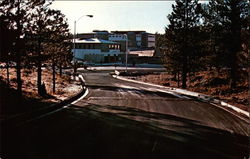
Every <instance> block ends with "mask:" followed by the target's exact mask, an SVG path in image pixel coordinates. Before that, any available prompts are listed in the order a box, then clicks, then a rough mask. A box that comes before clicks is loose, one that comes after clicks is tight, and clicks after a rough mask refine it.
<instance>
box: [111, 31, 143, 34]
mask: <svg viewBox="0 0 250 159" xmlns="http://www.w3.org/2000/svg"><path fill="white" fill-rule="evenodd" d="M129 32H134V33H146V31H143V30H131V31H126V30H125V31H118V30H116V31H111V33H121V34H126V33H129Z"/></svg>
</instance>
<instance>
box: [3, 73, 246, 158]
mask: <svg viewBox="0 0 250 159" xmlns="http://www.w3.org/2000/svg"><path fill="white" fill-rule="evenodd" d="M82 75H83V77H84V79H85V81H86V86H87V87H88V90H89V94H88V95H87V96H86V97H85V98H84V99H82V100H79V101H78V102H74V103H73V104H71V105H70V106H69V107H66V108H65V109H62V110H60V111H56V112H54V113H50V114H49V115H47V116H44V117H43V118H39V119H37V120H32V121H31V122H28V123H27V122H26V123H25V124H22V125H18V126H16V125H11V124H6V125H4V126H2V127H1V128H3V129H2V131H1V132H2V133H1V139H2V141H1V151H0V152H1V153H0V157H1V158H3V159H5V158H13V159H15V158H26V159H34V158H39V159H40V158H46V159H68V158H91V159H93V158H98V159H117V158H119V159H130V158H143V159H155V158H157V159H159V158H160V159H161V158H162V159H166V158H168V159H182V158H190V159H217V158H218V159H246V158H249V150H250V146H249V136H250V135H249V131H248V123H246V122H245V121H243V120H241V119H239V118H237V117H236V116H234V115H232V114H231V113H229V112H226V111H224V110H222V109H220V108H217V107H215V106H213V105H210V104H208V103H203V102H200V101H196V100H193V99H187V98H180V97H179V96H178V95H174V94H167V93H163V92H162V91H161V90H160V89H159V88H156V87H153V86H148V85H143V84H136V83H131V82H125V81H122V80H118V79H115V78H113V77H111V76H110V75H109V74H108V73H104V72H85V73H82Z"/></svg>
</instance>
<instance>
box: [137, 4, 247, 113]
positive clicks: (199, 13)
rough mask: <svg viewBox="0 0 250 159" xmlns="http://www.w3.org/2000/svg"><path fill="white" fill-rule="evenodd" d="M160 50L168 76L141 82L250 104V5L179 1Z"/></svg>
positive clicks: (161, 36) (159, 38)
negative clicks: (249, 12) (249, 99)
mask: <svg viewBox="0 0 250 159" xmlns="http://www.w3.org/2000/svg"><path fill="white" fill-rule="evenodd" d="M172 7H173V12H172V13H171V14H170V15H168V16H167V17H168V20H169V22H170V24H169V25H168V26H166V29H165V34H157V36H156V37H157V38H156V39H157V42H156V44H157V46H156V47H157V48H159V50H160V51H161V53H162V61H163V63H164V66H165V67H166V69H167V72H166V73H164V74H161V75H148V76H143V77H138V79H140V80H143V81H148V82H153V83H159V84H163V85H167V86H171V87H181V88H185V89H188V90H192V91H197V92H201V93H205V94H208V95H212V96H215V97H217V98H220V99H223V100H226V101H228V102H229V103H232V104H236V105H240V106H242V107H243V108H244V109H245V110H247V106H248V104H249V101H248V90H249V41H250V40H249V35H250V34H249V14H248V10H249V1H247V0H241V1H240V0H228V1H226V0H209V1H208V2H206V3H199V1H198V0H194V1H192V0H176V4H175V5H173V6H172Z"/></svg>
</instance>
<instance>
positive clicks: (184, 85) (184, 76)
mask: <svg viewBox="0 0 250 159" xmlns="http://www.w3.org/2000/svg"><path fill="white" fill-rule="evenodd" d="M187 6H188V2H187V0H186V2H185V15H184V16H185V19H184V20H185V21H184V37H183V39H184V41H183V43H184V45H183V48H182V51H183V57H182V60H183V61H182V62H183V64H182V75H181V77H182V88H184V89H185V88H187V60H188V59H187V55H188V54H187V48H186V47H187V19H188V14H187Z"/></svg>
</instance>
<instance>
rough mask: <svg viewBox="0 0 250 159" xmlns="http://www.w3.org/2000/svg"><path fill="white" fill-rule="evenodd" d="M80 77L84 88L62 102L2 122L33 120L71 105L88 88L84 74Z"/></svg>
mask: <svg viewBox="0 0 250 159" xmlns="http://www.w3.org/2000/svg"><path fill="white" fill-rule="evenodd" d="M78 78H79V79H80V80H81V85H82V90H81V91H80V92H79V93H78V94H76V95H73V96H70V97H68V98H67V99H65V100H63V101H62V102H60V103H55V104H51V105H49V106H47V107H44V108H40V109H37V110H34V111H31V112H25V113H21V114H17V115H15V116H12V117H10V118H8V119H6V120H3V121H2V123H5V122H8V124H15V125H16V124H17V123H20V122H23V121H29V120H32V118H36V117H39V116H41V115H43V114H46V113H49V112H52V111H56V110H58V109H60V108H63V107H64V106H65V105H69V104H70V103H72V102H74V101H75V100H77V99H78V98H80V97H81V96H83V95H84V94H85V92H86V90H87V88H86V87H85V81H84V79H83V77H82V75H79V76H78Z"/></svg>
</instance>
